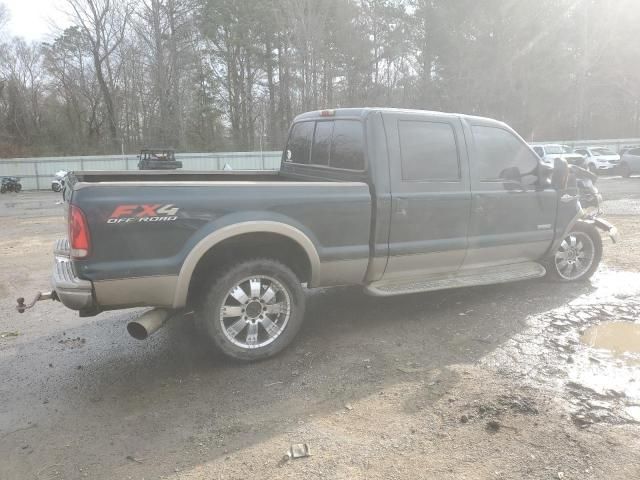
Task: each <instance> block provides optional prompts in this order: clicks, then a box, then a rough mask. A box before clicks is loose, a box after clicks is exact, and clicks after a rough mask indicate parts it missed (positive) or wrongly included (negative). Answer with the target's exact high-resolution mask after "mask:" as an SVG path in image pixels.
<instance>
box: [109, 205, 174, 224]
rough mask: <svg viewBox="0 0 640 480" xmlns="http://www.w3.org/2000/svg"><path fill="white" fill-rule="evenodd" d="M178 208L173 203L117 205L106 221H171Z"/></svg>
mask: <svg viewBox="0 0 640 480" xmlns="http://www.w3.org/2000/svg"><path fill="white" fill-rule="evenodd" d="M179 211H180V209H179V208H178V207H175V206H173V205H162V204H161V203H158V204H149V205H118V206H117V207H116V208H115V210H114V211H113V213H111V215H109V219H108V220H107V223H147V222H152V223H155V222H173V221H175V220H177V219H178V212H179Z"/></svg>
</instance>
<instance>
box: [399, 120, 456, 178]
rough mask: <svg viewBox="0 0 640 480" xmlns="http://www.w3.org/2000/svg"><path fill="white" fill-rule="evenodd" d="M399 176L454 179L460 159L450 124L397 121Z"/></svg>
mask: <svg viewBox="0 0 640 480" xmlns="http://www.w3.org/2000/svg"><path fill="white" fill-rule="evenodd" d="M398 133H399V135H400V151H401V158H402V179H403V180H405V181H415V182H420V181H438V180H439V181H458V180H460V163H459V161H458V147H457V144H456V137H455V133H454V131H453V127H452V126H451V125H450V124H448V123H444V122H421V121H399V122H398Z"/></svg>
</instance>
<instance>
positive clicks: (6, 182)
mask: <svg viewBox="0 0 640 480" xmlns="http://www.w3.org/2000/svg"><path fill="white" fill-rule="evenodd" d="M20 190H22V184H21V183H20V179H19V178H18V177H2V182H1V183H0V193H6V192H16V193H18V192H19V191H20Z"/></svg>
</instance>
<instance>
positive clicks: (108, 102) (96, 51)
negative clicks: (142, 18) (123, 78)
mask: <svg viewBox="0 0 640 480" xmlns="http://www.w3.org/2000/svg"><path fill="white" fill-rule="evenodd" d="M67 3H68V4H69V6H70V7H71V9H72V12H73V13H72V17H73V19H74V21H76V22H77V24H78V26H79V27H80V29H81V31H82V33H83V35H84V36H85V38H86V40H87V41H88V42H89V44H90V46H91V53H92V56H93V64H94V68H95V72H96V77H97V79H98V84H99V85H100V90H101V92H102V96H103V99H104V103H105V107H106V110H107V121H108V125H109V137H110V140H111V143H112V144H113V145H114V146H115V145H117V141H118V122H117V116H116V112H115V101H114V90H115V88H116V86H115V79H114V76H113V72H114V70H115V69H114V65H113V55H114V52H115V51H116V49H117V48H118V46H119V45H120V44H121V43H122V41H123V40H124V38H125V33H126V29H127V25H128V23H129V17H130V15H131V6H130V5H129V4H128V2H127V1H126V0H67Z"/></svg>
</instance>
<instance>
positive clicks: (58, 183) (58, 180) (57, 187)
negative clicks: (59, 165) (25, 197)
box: [51, 170, 69, 192]
mask: <svg viewBox="0 0 640 480" xmlns="http://www.w3.org/2000/svg"><path fill="white" fill-rule="evenodd" d="M68 173H69V172H67V171H65V170H60V171H58V172H56V173H55V175H54V178H53V180H51V190H53V191H54V192H60V191H62V189H63V188H64V182H65V180H66V179H67V174H68Z"/></svg>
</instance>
